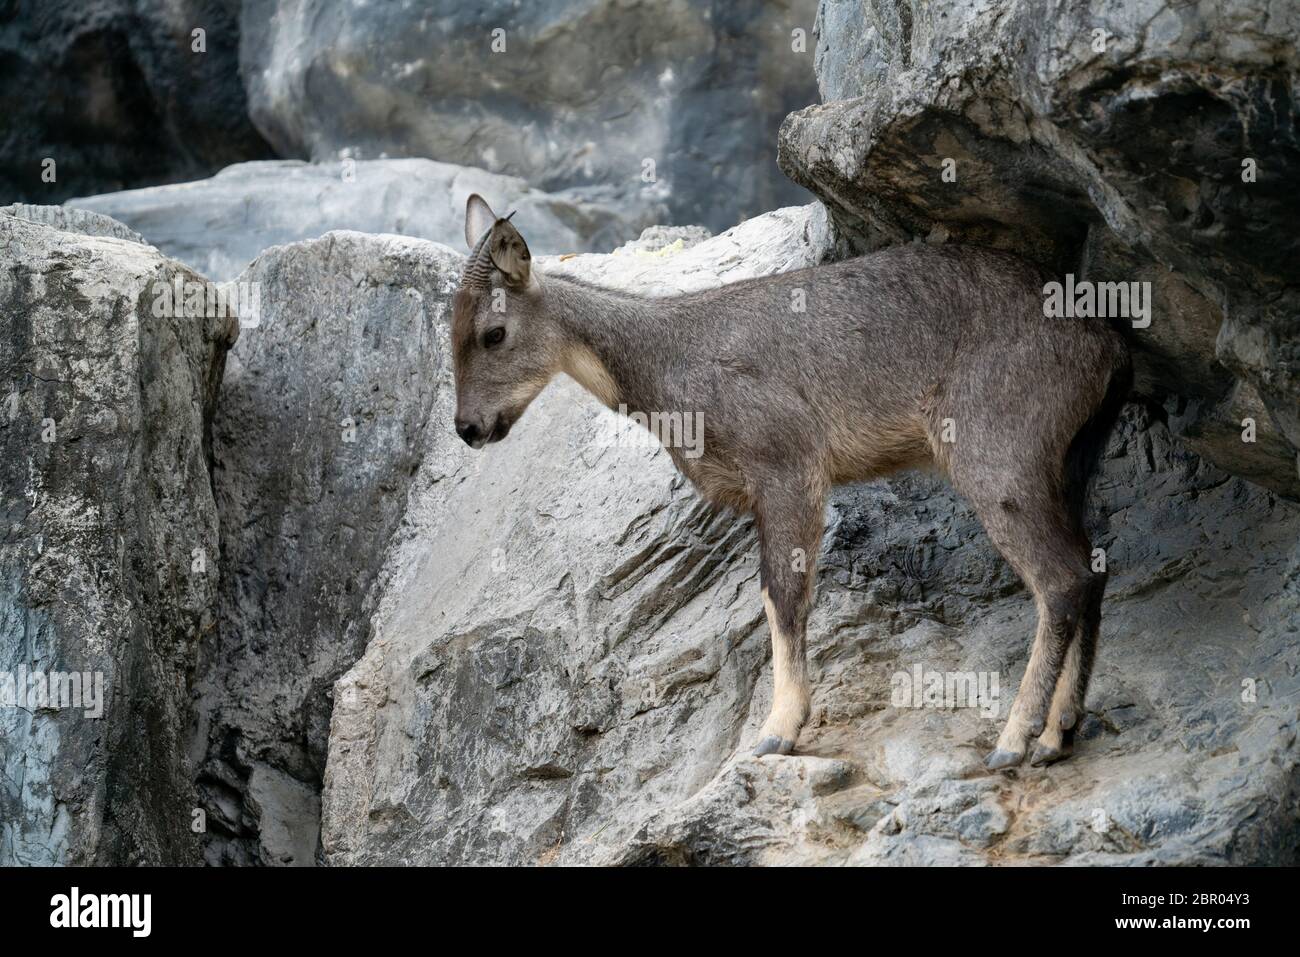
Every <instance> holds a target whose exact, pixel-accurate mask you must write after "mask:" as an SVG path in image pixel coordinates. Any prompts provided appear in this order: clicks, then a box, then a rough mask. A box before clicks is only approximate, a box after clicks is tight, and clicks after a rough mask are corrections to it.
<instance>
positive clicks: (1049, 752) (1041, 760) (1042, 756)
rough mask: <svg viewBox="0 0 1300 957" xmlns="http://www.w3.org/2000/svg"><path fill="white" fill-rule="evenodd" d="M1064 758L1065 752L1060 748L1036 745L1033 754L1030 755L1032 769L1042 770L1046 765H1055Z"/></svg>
mask: <svg viewBox="0 0 1300 957" xmlns="http://www.w3.org/2000/svg"><path fill="white" fill-rule="evenodd" d="M1063 757H1065V754H1064V752H1062V751H1061V750H1060V749H1058V748H1048V747H1044V746H1043V745H1041V744H1036V745H1034V752H1033V754H1031V755H1029V764H1030V765H1031V766H1032V767H1035V768H1041V767H1042V766H1043V765H1045V764H1054V763H1056V762H1057V761H1059V760H1061V758H1063Z"/></svg>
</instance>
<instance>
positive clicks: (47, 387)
mask: <svg viewBox="0 0 1300 957" xmlns="http://www.w3.org/2000/svg"><path fill="white" fill-rule="evenodd" d="M18 212H19V213H20V214H21V215H22V216H23V217H24V218H18V217H16V216H13V215H8V214H0V383H2V385H0V392H2V393H3V395H2V396H0V398H3V408H2V409H0V490H3V498H2V499H0V502H2V508H3V527H2V530H0V864H8V865H11V864H47V865H48V864H184V863H196V862H197V861H198V859H199V858H198V843H197V839H196V836H195V830H196V828H198V829H201V827H202V823H203V822H202V817H201V815H196V810H197V809H198V804H197V802H196V800H195V795H194V786H193V776H192V773H191V771H190V767H189V763H188V760H187V752H186V743H187V735H188V726H189V723H190V714H191V709H190V695H191V681H192V677H193V673H194V667H195V661H196V654H197V649H198V646H199V641H200V638H201V636H202V635H203V634H204V633H206V632H208V631H210V630H211V629H212V628H213V627H214V626H215V624H216V617H215V611H216V596H217V579H218V577H219V575H220V564H219V550H218V541H217V511H216V504H215V502H214V500H213V495H212V482H211V475H210V472H209V467H208V460H209V438H208V436H209V429H210V425H211V421H212V414H213V405H214V402H215V398H216V393H217V387H218V384H219V383H220V381H221V375H222V366H223V363H224V357H225V354H226V350H227V348H228V347H229V345H230V343H231V342H232V341H233V340H234V338H235V336H236V335H237V333H238V325H237V322H236V320H235V318H234V316H233V314H232V313H231V311H230V309H229V308H227V307H225V306H223V305H221V304H220V303H219V302H218V303H215V304H214V302H213V300H212V299H206V298H205V301H204V302H203V303H202V305H203V308H202V309H196V310H195V311H193V312H186V311H185V310H184V309H183V308H180V309H178V308H177V307H176V301H175V300H174V299H172V298H171V297H170V296H168V295H167V294H166V293H165V292H164V290H173V289H175V288H176V284H177V283H180V284H183V285H182V286H181V287H180V288H182V289H184V290H186V292H187V295H188V292H189V291H190V290H192V289H195V288H197V289H199V290H200V291H202V292H203V293H204V294H205V296H206V293H207V292H208V291H210V289H211V287H210V286H208V285H207V284H205V283H203V281H202V278H201V277H199V276H196V275H195V274H194V273H192V272H190V270H188V269H186V268H185V267H184V266H181V265H180V264H178V263H175V262H172V261H170V260H168V259H165V258H164V257H162V256H161V255H159V253H158V251H157V250H155V249H152V248H150V247H149V246H145V245H143V244H140V243H138V242H134V241H131V240H129V239H124V238H119V237H118V236H117V235H105V233H117V232H119V231H125V227H122V226H121V225H120V224H112V225H109V224H106V223H104V222H102V221H101V218H100V217H93V216H89V215H87V214H82V216H81V217H69V216H67V215H66V212H65V211H64V210H62V209H56V210H54V211H52V212H51V211H40V210H31V209H22V210H18ZM73 219H76V220H77V222H69V221H68V220H73ZM31 220H46V222H40V221H36V222H33V221H31ZM89 220H94V221H93V222H90V221H89ZM51 222H52V223H56V224H59V225H58V226H57V227H56V226H55V225H49V224H47V223H51ZM77 228H85V229H87V231H88V232H90V233H91V234H92V235H84V234H81V233H76V232H72V231H69V230H72V229H77ZM187 301H188V302H189V303H191V304H194V305H198V304H199V302H198V300H197V299H187ZM56 688H57V692H56V691H55V690H54V689H56Z"/></svg>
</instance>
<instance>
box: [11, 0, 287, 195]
mask: <svg viewBox="0 0 1300 957" xmlns="http://www.w3.org/2000/svg"><path fill="white" fill-rule="evenodd" d="M197 29H202V30H203V31H204V34H203V49H202V51H201V52H200V51H198V50H196V49H195V44H196V41H195V38H194V36H193V31H195V30H197ZM239 45H240V42H239V4H238V3H235V2H232V0H94V2H87V3H17V2H12V0H10V2H6V3H3V4H0V90H3V91H4V94H3V104H4V106H3V113H4V117H5V126H4V136H3V137H0V203H9V202H12V201H15V200H20V201H25V202H39V203H59V202H62V201H63V200H64V199H66V198H67V197H69V196H75V195H78V194H81V195H86V194H90V193H102V192H107V191H109V190H119V189H126V188H130V187H134V186H143V185H147V184H153V183H170V182H177V181H179V180H185V179H197V178H199V177H202V176H208V175H211V173H212V172H214V171H215V170H218V169H220V168H221V167H222V166H226V165H228V164H230V163H236V162H239V161H241V160H251V159H263V158H268V157H271V156H273V155H274V153H273V152H272V151H271V148H270V146H269V145H268V144H267V143H266V141H265V140H263V139H262V136H261V134H259V133H258V132H257V130H256V129H255V128H254V127H253V124H252V122H251V121H250V120H249V116H248V105H247V99H246V97H245V94H244V84H243V82H242V81H241V79H240V73H239ZM47 160H48V161H52V162H53V163H54V166H53V168H52V170H51V168H50V167H49V166H48V165H47V163H46V161H47ZM51 173H52V177H51Z"/></svg>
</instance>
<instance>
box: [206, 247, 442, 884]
mask: <svg viewBox="0 0 1300 957" xmlns="http://www.w3.org/2000/svg"><path fill="white" fill-rule="evenodd" d="M461 262H462V257H460V256H459V255H457V254H455V253H452V252H451V251H450V250H448V249H445V248H444V247H441V246H437V245H435V244H433V243H428V242H423V241H417V240H411V239H406V238H403V237H399V236H369V235H363V234H360V233H349V232H335V233H330V234H329V235H328V236H326V237H324V238H323V239H319V240H315V241H311V242H304V243H295V244H292V245H288V246H281V247H277V248H275V249H272V250H270V251H269V252H267V253H266V254H265V255H263V256H262V257H261V258H259V259H258V260H257V262H256V263H255V264H254V265H253V266H252V267H251V268H250V269H249V270H248V271H247V272H245V273H244V274H243V275H242V276H241V277H240V279H239V284H240V285H242V286H244V287H245V288H246V289H247V290H248V291H249V292H250V293H252V294H254V295H256V296H257V297H258V302H259V305H260V308H259V310H258V313H259V322H258V324H257V325H256V326H253V327H250V326H249V325H248V324H247V323H245V327H244V329H243V332H242V334H241V336H240V339H239V343H238V345H237V346H236V347H235V349H234V350H233V351H232V352H231V354H230V358H229V364H228V366H227V370H226V377H225V381H224V382H223V383H222V386H221V393H220V397H219V402H218V410H217V416H216V422H215V425H214V442H213V445H214V457H215V467H214V484H215V487H216V499H217V508H218V512H219V514H220V519H221V566H222V579H221V592H220V602H219V610H218V619H219V626H218V627H217V628H216V629H214V630H213V631H211V632H209V633H208V634H207V635H206V636H205V639H204V642H203V646H202V657H201V662H200V667H199V688H200V693H199V698H198V704H197V707H198V718H199V730H198V734H197V736H196V740H195V744H194V749H195V753H196V754H197V755H199V766H198V768H197V771H198V782H199V791H200V795H201V797H202V803H203V806H204V807H205V808H206V809H207V810H208V812H209V816H208V820H209V828H208V833H207V838H206V843H205V846H204V855H205V857H206V859H207V860H208V861H209V862H210V863H214V864H218V863H219V864H248V863H259V864H312V863H314V861H315V858H316V835H317V831H318V830H319V803H320V780H321V775H322V773H323V771H324V767H325V749H326V736H327V733H328V729H329V721H330V711H331V707H332V699H331V692H332V688H333V685H334V682H335V680H336V679H337V678H338V677H339V676H340V675H341V674H342V673H343V672H344V671H345V670H346V669H347V668H348V667H350V666H351V665H352V664H353V663H354V662H355V661H356V659H357V658H358V657H359V656H360V654H361V652H362V651H363V650H364V648H365V646H366V643H367V641H368V640H369V638H370V629H369V624H368V622H369V616H370V607H369V605H368V604H367V598H368V594H369V591H370V588H371V585H372V583H373V582H374V580H375V578H376V576H377V575H378V573H379V570H380V567H381V565H382V561H383V556H384V550H385V547H386V546H387V543H388V541H389V539H390V537H391V536H392V534H393V532H394V530H395V529H396V528H397V525H398V522H399V521H400V519H401V517H402V513H403V511H404V510H405V507H406V490H407V488H408V486H409V485H410V483H411V480H412V476H413V475H414V473H415V471H416V468H417V466H418V465H419V461H420V460H419V449H420V448H421V442H422V439H421V436H422V435H423V434H424V432H425V419H426V417H427V416H428V414H429V410H430V408H431V407H432V406H433V404H434V402H435V400H439V401H441V403H442V404H443V405H444V406H445V404H446V401H447V397H446V395H442V394H440V393H439V390H438V384H439V383H440V382H443V381H445V379H446V377H447V375H448V374H449V373H448V369H447V366H446V361H447V360H446V350H445V348H444V347H443V345H442V344H441V339H440V337H441V336H443V335H444V329H445V325H446V323H445V321H444V320H443V315H442V314H443V312H444V310H445V309H446V308H447V305H448V302H449V300H450V296H451V293H452V291H454V289H455V283H456V280H457V277H458V274H459V270H460V265H461ZM440 414H443V415H445V409H443V410H442V412H441V413H440Z"/></svg>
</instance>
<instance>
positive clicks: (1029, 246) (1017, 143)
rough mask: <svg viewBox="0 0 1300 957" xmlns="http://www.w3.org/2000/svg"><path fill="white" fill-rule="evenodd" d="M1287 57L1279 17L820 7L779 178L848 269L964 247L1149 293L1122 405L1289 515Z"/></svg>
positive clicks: (1138, 6) (1293, 400)
mask: <svg viewBox="0 0 1300 957" xmlns="http://www.w3.org/2000/svg"><path fill="white" fill-rule="evenodd" d="M1298 33H1300V7H1297V6H1296V5H1295V4H1283V5H1281V6H1278V5H1268V4H1264V3H1259V2H1256V0H1230V2H1226V3H1225V2H1222V0H1195V2H1189V3H1180V4H1168V3H1165V2H1163V0H1134V2H1131V3H1110V2H1106V0H1055V2H1053V3H1051V4H1049V5H1048V6H1047V7H1046V8H1045V7H1044V5H1043V4H1042V3H1036V2H1026V0H989V2H983V3H956V4H950V3H944V4H926V3H920V2H911V0H888V2H874V0H873V2H867V0H833V2H832V0H823V2H822V4H821V7H820V10H819V15H818V44H817V75H818V80H819V84H820V87H821V93H822V98H823V100H824V101H825V102H824V103H823V104H821V105H817V106H811V107H808V108H806V109H804V110H801V111H800V112H798V113H795V114H793V115H791V116H790V117H789V118H788V119H787V120H786V123H785V124H784V126H783V128H782V130H781V136H780V156H779V159H780V163H781V166H782V168H783V169H784V170H786V172H788V173H789V174H790V175H791V177H792V178H794V179H795V181H797V182H799V183H801V184H802V185H804V186H806V187H807V188H808V189H810V190H812V191H813V192H814V193H816V194H817V195H818V196H820V197H821V198H822V199H823V200H824V201H825V202H826V203H827V205H828V207H829V208H830V211H831V214H832V216H833V218H834V220H835V222H836V224H837V226H838V228H839V229H840V231H841V232H842V234H843V235H844V236H845V237H847V238H848V239H849V240H850V241H851V243H852V244H853V245H854V247H855V248H856V249H858V250H866V249H872V248H877V247H879V246H882V245H888V244H892V243H897V242H907V241H914V240H918V241H919V240H925V241H930V242H958V241H960V242H974V243H979V244H984V245H992V246H998V247H1002V248H1007V249H1012V250H1015V251H1017V252H1019V253H1021V254H1022V255H1025V256H1028V257H1030V258H1032V259H1036V260H1038V261H1040V262H1042V263H1044V264H1045V265H1048V266H1051V267H1052V268H1054V269H1056V270H1057V271H1058V272H1061V273H1064V272H1072V273H1074V274H1075V275H1076V276H1077V277H1078V278H1080V279H1088V280H1092V281H1102V282H1106V281H1124V282H1148V283H1150V284H1151V287H1150V288H1151V289H1152V292H1153V296H1154V310H1153V313H1152V315H1151V322H1150V325H1149V326H1148V327H1146V328H1135V329H1134V330H1133V334H1132V341H1133V343H1134V346H1135V350H1136V353H1137V359H1138V364H1139V369H1138V371H1139V383H1138V384H1139V389H1140V390H1141V391H1142V392H1143V393H1144V394H1146V395H1149V396H1152V397H1154V398H1156V399H1159V400H1163V399H1164V398H1165V397H1167V396H1171V395H1175V394H1177V395H1181V396H1183V398H1184V399H1185V400H1186V401H1187V402H1188V403H1189V404H1190V405H1191V406H1192V407H1193V413H1192V414H1189V415H1186V416H1183V417H1181V419H1180V421H1181V425H1180V430H1181V431H1180V436H1181V437H1182V438H1183V439H1184V441H1186V442H1187V443H1188V445H1189V446H1190V447H1191V448H1193V449H1196V450H1197V451H1199V452H1201V453H1202V454H1205V455H1206V456H1208V457H1210V458H1211V459H1213V460H1214V461H1215V462H1216V463H1218V464H1219V465H1220V466H1221V467H1223V468H1226V469H1227V470H1229V471H1231V472H1233V473H1235V474H1243V475H1248V476H1249V477H1250V478H1251V479H1252V480H1253V481H1256V482H1259V483H1261V484H1264V485H1266V486H1268V487H1269V488H1272V489H1274V490H1277V491H1279V492H1282V493H1284V494H1286V495H1288V496H1290V497H1292V498H1300V474H1298V473H1297V466H1298V464H1300V463H1298V460H1297V452H1296V449H1297V447H1298V446H1300V358H1297V357H1298V356H1300V321H1297V318H1296V317H1297V314H1298V313H1300V292H1297V287H1296V285H1295V264H1296V262H1298V261H1300V239H1297V238H1296V231H1295V229H1294V223H1295V222H1296V219H1297V218H1298V217H1300V191H1297V190H1296V189H1295V188H1294V183H1295V181H1296V179H1297V177H1300V137H1298V136H1297V119H1298V118H1300V107H1298V106H1297V103H1300V98H1298V97H1297V95H1296V94H1297V91H1298V90H1300V54H1297V47H1296V42H1295V38H1296V36H1297V34H1298ZM1247 420H1249V421H1247ZM1252 423H1253V426H1254V428H1253V429H1252V428H1251V427H1250V426H1251V424H1252ZM1243 435H1245V436H1246V437H1247V439H1250V440H1248V441H1243Z"/></svg>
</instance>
